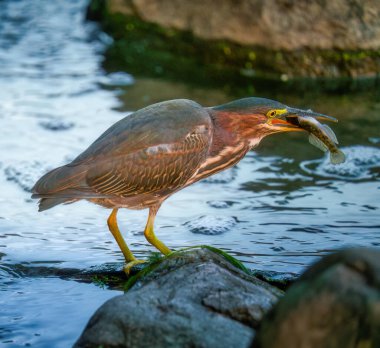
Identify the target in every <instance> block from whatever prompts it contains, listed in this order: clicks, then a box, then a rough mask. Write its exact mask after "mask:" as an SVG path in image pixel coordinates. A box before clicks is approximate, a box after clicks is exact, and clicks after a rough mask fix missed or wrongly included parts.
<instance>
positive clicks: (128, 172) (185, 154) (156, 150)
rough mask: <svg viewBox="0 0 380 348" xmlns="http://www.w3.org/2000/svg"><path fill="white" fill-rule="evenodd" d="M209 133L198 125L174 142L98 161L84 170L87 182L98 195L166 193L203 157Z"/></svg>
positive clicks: (188, 175) (183, 181)
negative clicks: (86, 170)
mask: <svg viewBox="0 0 380 348" xmlns="http://www.w3.org/2000/svg"><path fill="white" fill-rule="evenodd" d="M210 133H211V130H210V128H207V127H205V126H204V125H201V126H197V127H195V128H194V129H192V130H191V131H190V132H189V133H188V134H186V135H185V136H184V137H183V138H182V139H181V140H180V141H177V142H175V143H167V144H164V143H161V144H159V145H153V146H149V147H146V148H144V149H141V150H138V151H135V152H133V153H129V154H126V155H124V154H121V155H116V156H115V155H114V156H113V157H112V158H108V159H104V160H100V161H97V162H96V163H95V164H93V165H91V167H90V168H89V170H88V172H87V177H86V180H87V185H88V186H89V187H90V188H91V189H92V190H93V191H94V192H96V193H97V194H100V195H110V196H120V197H124V198H125V197H131V196H134V195H139V194H154V193H158V192H159V193H160V194H161V195H167V194H169V193H171V192H173V191H175V190H176V189H178V188H180V187H182V186H184V185H185V184H186V183H187V182H188V180H189V179H190V178H191V176H192V175H193V174H194V173H196V171H197V170H198V169H199V167H200V164H201V163H202V162H203V161H204V160H205V159H206V157H207V154H208V150H209V147H210Z"/></svg>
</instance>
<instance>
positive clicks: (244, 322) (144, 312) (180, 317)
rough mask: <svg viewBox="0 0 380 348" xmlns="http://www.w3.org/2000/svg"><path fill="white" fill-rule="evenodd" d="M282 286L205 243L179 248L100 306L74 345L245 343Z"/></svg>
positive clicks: (216, 345) (212, 345)
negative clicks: (235, 263)
mask: <svg viewBox="0 0 380 348" xmlns="http://www.w3.org/2000/svg"><path fill="white" fill-rule="evenodd" d="M280 296H282V292H281V291H280V290H278V289H276V288H274V287H272V286H270V285H268V284H266V283H264V282H262V281H260V280H258V279H257V278H255V277H253V276H251V275H249V274H247V273H245V272H244V271H242V270H240V269H238V268H236V267H235V266H233V265H232V264H231V263H230V262H229V261H227V259H226V258H225V257H223V256H222V255H221V254H219V253H216V252H213V251H211V250H209V249H206V248H199V249H193V250H190V251H186V252H178V253H175V254H172V255H171V256H169V257H167V258H165V259H164V260H163V261H162V262H161V263H159V264H158V265H157V266H156V268H153V269H152V270H151V271H150V272H149V273H147V274H145V275H143V276H141V277H140V278H138V280H137V282H136V283H135V284H134V285H133V286H132V288H130V290H129V291H128V292H127V293H126V294H124V295H122V296H117V297H115V298H113V299H111V300H110V301H108V302H106V303H105V304H104V305H103V306H101V307H100V308H99V309H98V310H97V312H96V313H95V314H94V315H93V317H92V318H91V319H90V321H89V323H88V324H87V327H86V328H85V330H84V332H83V333H82V335H81V337H80V338H79V340H78V341H77V343H76V344H75V347H76V348H79V347H100V346H103V347H134V348H139V347H156V348H160V347H194V348H196V347H209V348H213V347H218V348H224V347H226V348H227V347H236V348H240V347H242V348H243V347H247V346H249V344H250V342H251V340H252V338H253V336H254V329H253V328H252V326H255V325H256V324H257V323H258V322H259V321H260V320H261V318H262V316H263V314H264V313H265V312H267V311H268V310H269V309H270V308H271V307H272V306H273V304H274V303H275V302H276V301H277V300H278V298H279V297H280Z"/></svg>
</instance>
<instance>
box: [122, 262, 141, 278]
mask: <svg viewBox="0 0 380 348" xmlns="http://www.w3.org/2000/svg"><path fill="white" fill-rule="evenodd" d="M144 262H146V261H144V260H137V259H136V260H133V261H129V262H128V263H127V264H126V265H125V266H124V273H125V274H126V275H127V276H128V275H129V273H130V272H131V269H132V268H133V267H134V266H136V265H138V264H139V263H144Z"/></svg>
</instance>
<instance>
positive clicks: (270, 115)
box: [267, 110, 277, 118]
mask: <svg viewBox="0 0 380 348" xmlns="http://www.w3.org/2000/svg"><path fill="white" fill-rule="evenodd" d="M276 114H277V112H276V110H270V111H268V112H267V117H270V118H272V117H275V116H276Z"/></svg>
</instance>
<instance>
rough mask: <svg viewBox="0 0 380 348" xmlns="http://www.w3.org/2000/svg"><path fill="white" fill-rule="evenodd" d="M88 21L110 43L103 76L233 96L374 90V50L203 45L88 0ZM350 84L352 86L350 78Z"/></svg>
mask: <svg viewBox="0 0 380 348" xmlns="http://www.w3.org/2000/svg"><path fill="white" fill-rule="evenodd" d="M88 18H90V19H94V20H98V21H100V23H101V25H102V27H103V29H104V30H105V31H106V32H107V33H109V34H110V35H111V36H112V37H113V39H114V42H113V43H112V45H111V46H110V47H109V48H108V50H107V51H106V59H105V62H104V67H105V68H106V70H108V71H115V70H126V71H128V72H130V73H132V74H134V75H136V76H142V77H146V76H148V77H151V76H156V77H164V78H167V79H173V80H182V81H186V82H187V83H189V84H195V85H202V86H210V87H214V86H219V87H224V88H225V89H226V90H231V91H232V93H233V94H235V95H246V94H254V93H255V92H256V89H257V86H259V88H260V89H261V90H263V89H264V90H265V89H268V90H272V91H273V89H278V90H284V89H285V90H288V89H290V90H294V89H296V90H303V89H304V88H322V89H332V90H336V89H341V88H348V89H354V90H356V89H363V88H368V87H371V86H372V87H374V86H376V83H377V82H376V81H377V79H378V71H379V67H380V50H365V51H363V50H357V51H353V50H321V49H319V50H316V49H300V50H293V51H285V50H274V49H268V48H266V47H261V46H243V45H240V44H237V43H235V42H231V41H228V40H203V39H200V38H197V37H195V36H194V35H193V34H192V33H190V32H188V31H180V30H175V29H167V28H163V27H161V26H159V25H157V24H154V23H148V22H145V21H143V20H142V19H140V18H138V17H137V16H132V15H125V14H122V13H118V12H111V11H109V10H108V8H107V2H106V1H104V0H92V1H91V3H90V5H89V9H88ZM354 77H357V78H356V79H355V82H353V78H354Z"/></svg>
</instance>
